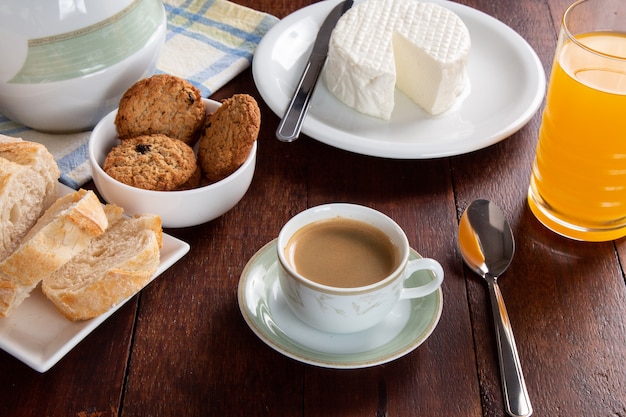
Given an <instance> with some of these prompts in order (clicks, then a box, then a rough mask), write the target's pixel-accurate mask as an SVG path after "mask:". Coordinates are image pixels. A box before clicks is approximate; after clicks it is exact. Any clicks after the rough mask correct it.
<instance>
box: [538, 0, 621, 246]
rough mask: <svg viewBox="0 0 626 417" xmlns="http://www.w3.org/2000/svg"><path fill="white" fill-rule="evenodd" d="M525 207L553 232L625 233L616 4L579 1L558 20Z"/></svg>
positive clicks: (600, 237)
mask: <svg viewBox="0 0 626 417" xmlns="http://www.w3.org/2000/svg"><path fill="white" fill-rule="evenodd" d="M528 203H529V205H530V208H531V210H532V212H533V213H534V215H535V216H536V217H537V219H539V221H540V222H542V223H543V224H544V225H545V226H547V227H548V228H549V229H551V230H553V231H555V232H556V233H559V234H561V235H564V236H567V237H570V238H573V239H578V240H585V241H606V240H613V239H617V238H620V237H622V236H626V1H624V0H581V1H577V2H576V3H574V4H572V5H571V6H570V7H569V8H568V9H567V10H566V12H565V14H564V15H563V20H562V23H561V31H560V34H559V41H558V44H557V47H556V52H555V56H554V62H553V66H552V73H551V76H550V82H549V86H548V93H547V97H546V106H545V109H544V112H543V119H542V124H541V127H540V129H539V141H538V144H537V150H536V155H535V162H534V164H533V169H532V176H531V179H530V187H529V191H528Z"/></svg>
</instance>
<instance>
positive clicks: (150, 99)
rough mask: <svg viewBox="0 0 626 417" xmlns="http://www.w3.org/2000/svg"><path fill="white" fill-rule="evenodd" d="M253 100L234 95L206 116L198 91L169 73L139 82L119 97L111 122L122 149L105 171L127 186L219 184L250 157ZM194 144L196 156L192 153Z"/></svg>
mask: <svg viewBox="0 0 626 417" xmlns="http://www.w3.org/2000/svg"><path fill="white" fill-rule="evenodd" d="M260 121H261V115H260V111H259V107H258V105H257V102H256V101H255V100H254V98H253V97H251V96H249V95H247V94H236V95H234V96H232V97H231V98H229V99H226V100H224V101H223V102H222V105H221V106H220V107H219V108H218V110H217V111H216V112H215V113H213V114H209V115H206V110H205V105H204V102H203V101H202V97H201V95H200V91H199V90H198V89H197V88H196V87H194V86H193V85H192V84H190V83H189V82H188V81H186V80H183V79H181V78H178V77H175V76H171V75H165V74H162V75H155V76H153V77H151V78H146V79H143V80H141V81H139V82H137V83H136V84H134V85H133V86H132V87H131V88H129V89H128V90H127V91H126V93H125V94H124V95H123V96H122V99H121V100H120V105H119V109H118V112H117V116H116V118H115V126H116V129H117V133H118V137H119V139H120V142H121V143H120V145H118V146H116V147H114V148H113V149H112V150H111V151H110V152H109V154H108V155H107V157H106V159H105V161H104V165H103V169H104V171H105V172H106V173H107V174H108V175H110V176H111V177H113V178H115V179H116V180H118V181H120V182H123V183H125V184H127V185H130V186H133V187H138V188H143V189H146V190H155V191H179V190H186V189H190V188H195V187H198V186H201V185H206V184H210V183H213V182H216V181H219V180H221V179H223V178H225V177H227V176H228V175H230V174H231V173H232V172H234V171H235V170H237V168H239V167H240V166H241V165H242V164H243V162H244V161H245V160H246V158H247V157H248V155H249V153H250V151H251V149H252V146H253V144H254V142H255V141H256V139H257V136H258V133H259V128H260ZM196 143H197V145H198V154H197V156H196V153H195V152H194V150H193V148H192V147H193V146H194V145H196Z"/></svg>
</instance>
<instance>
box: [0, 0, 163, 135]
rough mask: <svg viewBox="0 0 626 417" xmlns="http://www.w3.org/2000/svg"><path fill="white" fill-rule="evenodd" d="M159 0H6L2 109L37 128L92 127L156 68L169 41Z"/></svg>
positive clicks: (0, 52) (0, 44)
mask: <svg viewBox="0 0 626 417" xmlns="http://www.w3.org/2000/svg"><path fill="white" fill-rule="evenodd" d="M166 29H167V17H166V14H165V9H164V8H163V4H162V2H161V1H160V0H138V1H133V0H106V1H102V0H82V1H81V2H78V3H76V2H69V3H68V2H61V1H56V2H55V1H43V2H42V1H41V0H3V1H2V7H0V56H1V57H2V59H0V113H2V114H4V115H5V116H7V117H8V118H10V119H12V120H14V121H16V122H19V123H22V124H24V125H26V126H28V127H31V128H33V129H37V130H41V131H48V132H73V131H81V130H88V129H91V128H92V127H93V126H94V125H95V124H96V123H97V122H98V121H99V120H100V119H102V117H104V116H105V115H106V114H107V113H109V112H110V111H111V110H113V109H115V108H116V107H117V105H118V103H119V100H120V98H121V96H122V94H123V93H124V92H125V91H126V90H127V89H128V88H129V87H130V86H131V85H133V84H134V83H135V82H136V81H137V80H139V79H141V78H145V77H146V76H149V75H151V74H152V73H153V72H154V70H155V67H156V62H157V59H158V56H159V53H160V51H161V48H162V46H163V43H164V41H165V32H166Z"/></svg>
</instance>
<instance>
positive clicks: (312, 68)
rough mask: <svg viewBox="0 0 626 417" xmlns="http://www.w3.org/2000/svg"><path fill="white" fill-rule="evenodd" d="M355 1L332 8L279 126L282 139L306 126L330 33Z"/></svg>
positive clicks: (347, 0) (287, 139) (290, 137)
mask: <svg viewBox="0 0 626 417" xmlns="http://www.w3.org/2000/svg"><path fill="white" fill-rule="evenodd" d="M352 4H353V0H345V1H344V2H342V3H339V4H338V5H337V6H335V8H334V9H333V10H331V12H330V13H329V14H328V17H326V20H324V23H323V24H322V26H321V27H320V30H319V32H318V34H317V38H316V39H315V43H314V44H313V50H312V51H311V55H310V56H309V61H308V62H307V64H306V67H304V72H303V73H302V77H301V78H300V81H299V82H298V87H297V88H296V91H295V92H294V94H293V97H292V98H291V101H290V102H289V106H288V107H287V111H286V112H285V115H284V116H283V118H282V120H281V121H280V124H279V125H278V129H276V137H277V138H278V140H280V141H282V142H293V141H294V140H296V139H298V136H299V135H300V129H302V122H303V121H304V118H305V117H306V113H307V111H308V110H309V104H310V101H311V96H312V95H313V90H315V85H316V84H317V80H318V78H319V75H320V73H321V72H322V68H323V67H324V63H325V62H326V56H327V55H328V43H329V42H330V35H331V33H332V32H333V29H334V28H335V25H336V24H337V21H338V20H339V18H340V17H341V16H342V15H343V14H344V13H345V12H346V10H348V9H349V8H350V7H352Z"/></svg>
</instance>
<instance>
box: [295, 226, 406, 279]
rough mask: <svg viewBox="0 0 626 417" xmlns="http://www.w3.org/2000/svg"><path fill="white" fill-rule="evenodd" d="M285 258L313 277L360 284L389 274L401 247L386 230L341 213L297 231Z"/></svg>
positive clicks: (305, 274)
mask: <svg viewBox="0 0 626 417" xmlns="http://www.w3.org/2000/svg"><path fill="white" fill-rule="evenodd" d="M285 258H286V259H287V262H288V263H289V264H290V265H291V266H292V268H294V269H295V270H296V272H298V273H299V274H300V275H302V276H303V277H305V278H307V279H309V280H311V281H314V282H317V283H319V284H323V285H327V286H331V287H339V288H357V287H363V286H367V285H371V284H374V283H376V282H378V281H381V280H383V279H384V278H386V277H388V276H389V275H390V274H391V273H392V272H393V271H394V270H395V269H396V268H397V267H398V265H399V264H400V251H399V249H398V248H397V247H396V245H394V243H393V242H392V241H391V239H390V238H389V236H387V235H386V234H385V233H384V232H383V231H382V230H380V229H378V228H376V227H374V226H372V225H370V224H367V223H364V222H361V221H358V220H352V219H346V218H342V217H337V218H333V219H328V220H320V221H317V222H314V223H311V224H309V225H306V226H304V227H303V228H302V229H300V230H298V231H297V232H295V233H294V234H293V236H291V238H290V239H289V242H288V243H287V246H286V247H285Z"/></svg>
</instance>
